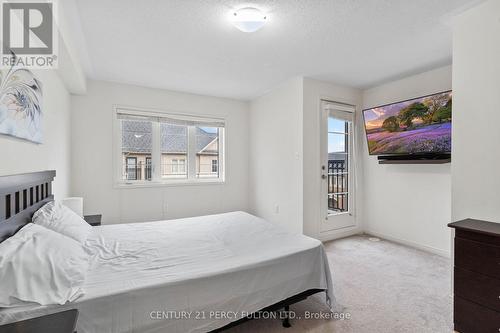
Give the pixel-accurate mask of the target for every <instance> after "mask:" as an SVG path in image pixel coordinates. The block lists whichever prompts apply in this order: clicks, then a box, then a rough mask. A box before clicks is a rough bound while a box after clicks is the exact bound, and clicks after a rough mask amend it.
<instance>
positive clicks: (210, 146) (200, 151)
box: [195, 127, 220, 178]
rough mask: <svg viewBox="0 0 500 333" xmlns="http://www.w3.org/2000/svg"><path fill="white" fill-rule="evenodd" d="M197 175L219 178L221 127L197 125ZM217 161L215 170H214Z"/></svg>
mask: <svg viewBox="0 0 500 333" xmlns="http://www.w3.org/2000/svg"><path fill="white" fill-rule="evenodd" d="M195 130H196V150H197V153H196V176H197V177H198V178H218V177H219V174H218V167H217V164H218V159H219V155H220V152H219V128H217V127H196V129H195ZM214 163H215V171H214Z"/></svg>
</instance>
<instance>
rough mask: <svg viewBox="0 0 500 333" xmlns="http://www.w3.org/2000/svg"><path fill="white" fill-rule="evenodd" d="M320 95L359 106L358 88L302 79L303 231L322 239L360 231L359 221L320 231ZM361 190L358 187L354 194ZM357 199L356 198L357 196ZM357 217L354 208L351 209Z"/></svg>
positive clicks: (359, 95)
mask: <svg viewBox="0 0 500 333" xmlns="http://www.w3.org/2000/svg"><path fill="white" fill-rule="evenodd" d="M321 99H326V100H329V101H334V102H340V103H345V104H351V105H354V106H357V107H358V106H359V105H360V104H361V92H360V91H359V90H358V89H353V88H348V87H342V86H338V85H335V84H332V83H329V82H323V81H318V80H313V79H309V78H305V79H304V90H303V133H304V134H303V136H304V140H303V151H304V153H303V154H304V158H303V172H304V177H303V191H304V192H303V201H304V210H303V223H304V233H305V234H306V235H308V236H311V237H315V238H319V239H322V240H328V239H333V238H336V237H339V236H346V235H348V234H353V233H357V232H360V231H361V228H360V224H359V221H357V226H356V227H355V228H350V229H348V230H341V231H337V232H328V233H320V224H321V223H322V219H321V216H320V212H321V207H320V204H321V200H326V198H324V197H322V196H321V157H320V119H321V118H320V114H321V110H320V103H321ZM360 193H361V192H360V191H358V193H357V194H358V195H359V194H360ZM357 201H359V199H358V200H357ZM358 212H359V210H358ZM354 215H355V217H356V218H358V217H357V212H355V213H354Z"/></svg>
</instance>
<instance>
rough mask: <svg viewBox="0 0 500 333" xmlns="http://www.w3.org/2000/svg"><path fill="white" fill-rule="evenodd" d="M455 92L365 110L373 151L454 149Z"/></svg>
mask: <svg viewBox="0 0 500 333" xmlns="http://www.w3.org/2000/svg"><path fill="white" fill-rule="evenodd" d="M451 109H452V93H451V91H450V92H445V93H439V94H435V95H431V96H426V97H421V98H416V99H412V100H408V101H404V102H400V103H394V104H390V105H386V106H381V107H377V108H373V109H368V110H364V111H363V113H364V117H365V128H366V136H367V139H368V149H369V151H370V154H371V155H380V154H416V153H446V152H451Z"/></svg>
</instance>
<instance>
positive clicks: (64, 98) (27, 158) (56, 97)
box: [0, 70, 71, 198]
mask: <svg viewBox="0 0 500 333" xmlns="http://www.w3.org/2000/svg"><path fill="white" fill-rule="evenodd" d="M34 74H35V75H36V77H37V78H38V79H39V80H40V81H41V82H42V85H43V86H42V91H43V107H42V111H43V113H44V115H43V119H42V124H43V143H42V144H36V143H32V142H28V141H25V140H19V139H16V138H13V137H10V136H4V135H0V156H2V161H1V163H0V175H2V176H4V175H12V174H17V173H26V172H35V171H44V170H56V172H57V174H56V178H55V180H54V185H53V192H54V195H55V196H56V198H63V197H67V196H68V195H69V193H70V161H71V159H70V151H71V149H70V128H69V126H70V110H69V109H70V95H69V93H68V91H67V90H66V88H65V86H64V84H63V83H62V81H61V79H60V78H59V76H58V75H57V74H56V73H55V71H53V70H39V71H34Z"/></svg>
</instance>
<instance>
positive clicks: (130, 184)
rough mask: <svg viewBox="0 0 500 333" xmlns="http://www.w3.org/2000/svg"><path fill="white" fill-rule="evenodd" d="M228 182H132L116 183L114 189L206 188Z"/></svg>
mask: <svg viewBox="0 0 500 333" xmlns="http://www.w3.org/2000/svg"><path fill="white" fill-rule="evenodd" d="M225 183H226V182H225V181H224V180H222V179H199V180H186V179H182V180H170V181H160V182H154V181H131V182H115V184H114V188H120V189H121V188H148V187H170V186H205V185H224V184H225Z"/></svg>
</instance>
